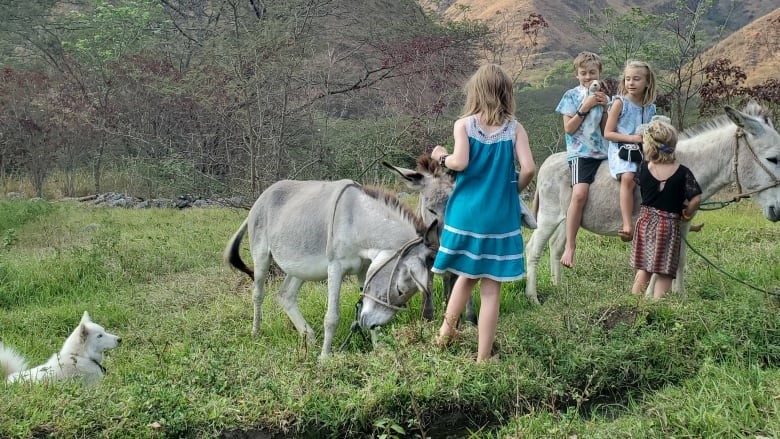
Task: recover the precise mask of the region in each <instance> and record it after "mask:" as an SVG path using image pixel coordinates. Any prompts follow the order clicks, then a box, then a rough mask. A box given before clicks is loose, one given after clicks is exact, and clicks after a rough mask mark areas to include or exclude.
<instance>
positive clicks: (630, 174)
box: [604, 61, 656, 241]
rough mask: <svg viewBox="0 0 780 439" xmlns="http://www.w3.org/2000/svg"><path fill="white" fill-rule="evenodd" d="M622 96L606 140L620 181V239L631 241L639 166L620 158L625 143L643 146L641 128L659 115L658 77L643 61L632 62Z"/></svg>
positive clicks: (611, 109) (623, 80)
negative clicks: (657, 109) (656, 100)
mask: <svg viewBox="0 0 780 439" xmlns="http://www.w3.org/2000/svg"><path fill="white" fill-rule="evenodd" d="M618 89H619V90H618V93H619V95H618V96H615V99H613V100H612V105H611V106H610V107H609V113H608V115H607V125H606V126H605V128H604V137H605V138H606V139H607V140H609V150H608V151H607V159H608V160H609V172H610V173H611V174H612V177H613V178H615V179H617V180H618V181H620V216H621V217H622V220H623V227H622V228H621V229H620V231H618V236H620V239H622V240H623V241H630V240H631V238H632V236H633V234H634V228H633V222H632V221H631V219H632V218H631V217H632V215H633V212H634V187H635V185H634V174H635V173H636V171H637V168H638V165H639V163H634V162H630V161H628V160H623V159H621V158H620V156H619V155H618V151H619V149H620V144H621V143H636V144H641V143H642V133H637V132H636V130H637V127H639V125H642V124H647V123H649V122H650V120H651V119H652V118H653V116H654V115H655V104H654V103H653V102H655V95H656V92H655V74H654V73H653V70H652V69H651V68H650V65H649V64H647V63H646V62H643V61H628V62H627V63H626V67H625V68H624V69H623V77H622V78H621V81H620V85H619V86H618Z"/></svg>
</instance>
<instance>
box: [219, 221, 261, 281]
mask: <svg viewBox="0 0 780 439" xmlns="http://www.w3.org/2000/svg"><path fill="white" fill-rule="evenodd" d="M247 221H249V220H245V221H244V224H241V227H239V228H238V231H236V233H235V234H234V235H233V237H232V238H230V241H229V242H228V244H227V247H225V253H224V255H223V259H224V260H225V262H227V263H228V264H230V265H232V266H233V267H235V268H236V269H238V270H240V271H243V272H244V273H246V274H247V275H249V277H250V278H252V279H254V278H255V273H254V271H252V269H251V268H249V267H247V266H246V264H245V263H244V261H242V260H241V255H240V254H239V249H240V248H241V240H242V239H243V238H244V233H246V229H247Z"/></svg>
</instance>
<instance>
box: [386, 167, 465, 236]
mask: <svg viewBox="0 0 780 439" xmlns="http://www.w3.org/2000/svg"><path fill="white" fill-rule="evenodd" d="M382 164H383V165H385V166H386V167H388V168H389V169H391V170H392V171H394V172H395V173H396V174H398V175H400V176H401V178H402V179H403V180H402V181H403V182H404V183H405V184H406V185H407V186H408V187H409V188H410V189H412V190H414V191H417V192H419V193H420V201H419V203H420V204H419V207H418V213H419V214H420V216H421V217H422V219H423V221H424V222H425V224H431V223H432V222H433V220H434V219H436V220H438V221H439V228H441V227H444V208H445V207H446V206H447V200H448V199H449V197H450V193H452V188H453V186H454V184H455V182H454V180H453V178H452V176H451V175H450V174H448V173H447V172H444V170H443V169H442V168H441V167H440V166H439V164H438V163H436V161H434V160H432V159H431V158H429V157H428V156H420V157H419V158H418V159H417V167H416V168H415V169H414V170H412V169H406V168H401V167H398V166H393V165H391V164H389V163H387V162H382ZM438 232H439V234H441V230H438Z"/></svg>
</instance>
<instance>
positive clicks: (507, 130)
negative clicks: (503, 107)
mask: <svg viewBox="0 0 780 439" xmlns="http://www.w3.org/2000/svg"><path fill="white" fill-rule="evenodd" d="M516 124H517V121H516V120H515V119H512V120H509V121H507V122H506V123H505V124H504V125H502V126H501V127H500V128H499V129H498V130H496V131H495V132H493V133H490V134H488V133H486V132H485V131H484V130H483V129H482V128H481V127H480V126H479V123H477V116H476V115H472V116H471V117H470V120H469V124H468V129H467V134H468V136H469V137H472V138H474V139H477V140H478V141H480V142H482V143H486V144H487V143H497V142H501V141H504V140H514V138H515V125H516Z"/></svg>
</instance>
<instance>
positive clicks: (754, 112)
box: [680, 101, 771, 140]
mask: <svg viewBox="0 0 780 439" xmlns="http://www.w3.org/2000/svg"><path fill="white" fill-rule="evenodd" d="M743 112H744V113H745V114H747V115H749V116H756V117H760V118H762V119H764V121H765V122H766V123H767V124H770V125H771V123H770V121H769V116H770V113H769V110H768V109H766V108H764V107H762V106H761V105H759V104H758V103H757V102H756V101H750V102H748V104H747V105H745V109H744V110H743ZM733 124H734V122H732V121H731V119H729V117H728V115H726V114H721V115H719V116H716V117H714V118H712V119H710V120H708V121H706V122H702V123H700V124H699V125H694V126H692V127H690V128H686V129H685V130H684V131H682V132H681V133H680V140H683V139H690V138H692V137H696V136H698V135H699V134H702V133H705V132H708V131H711V130H716V129H718V128H722V127H724V126H727V125H733Z"/></svg>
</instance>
